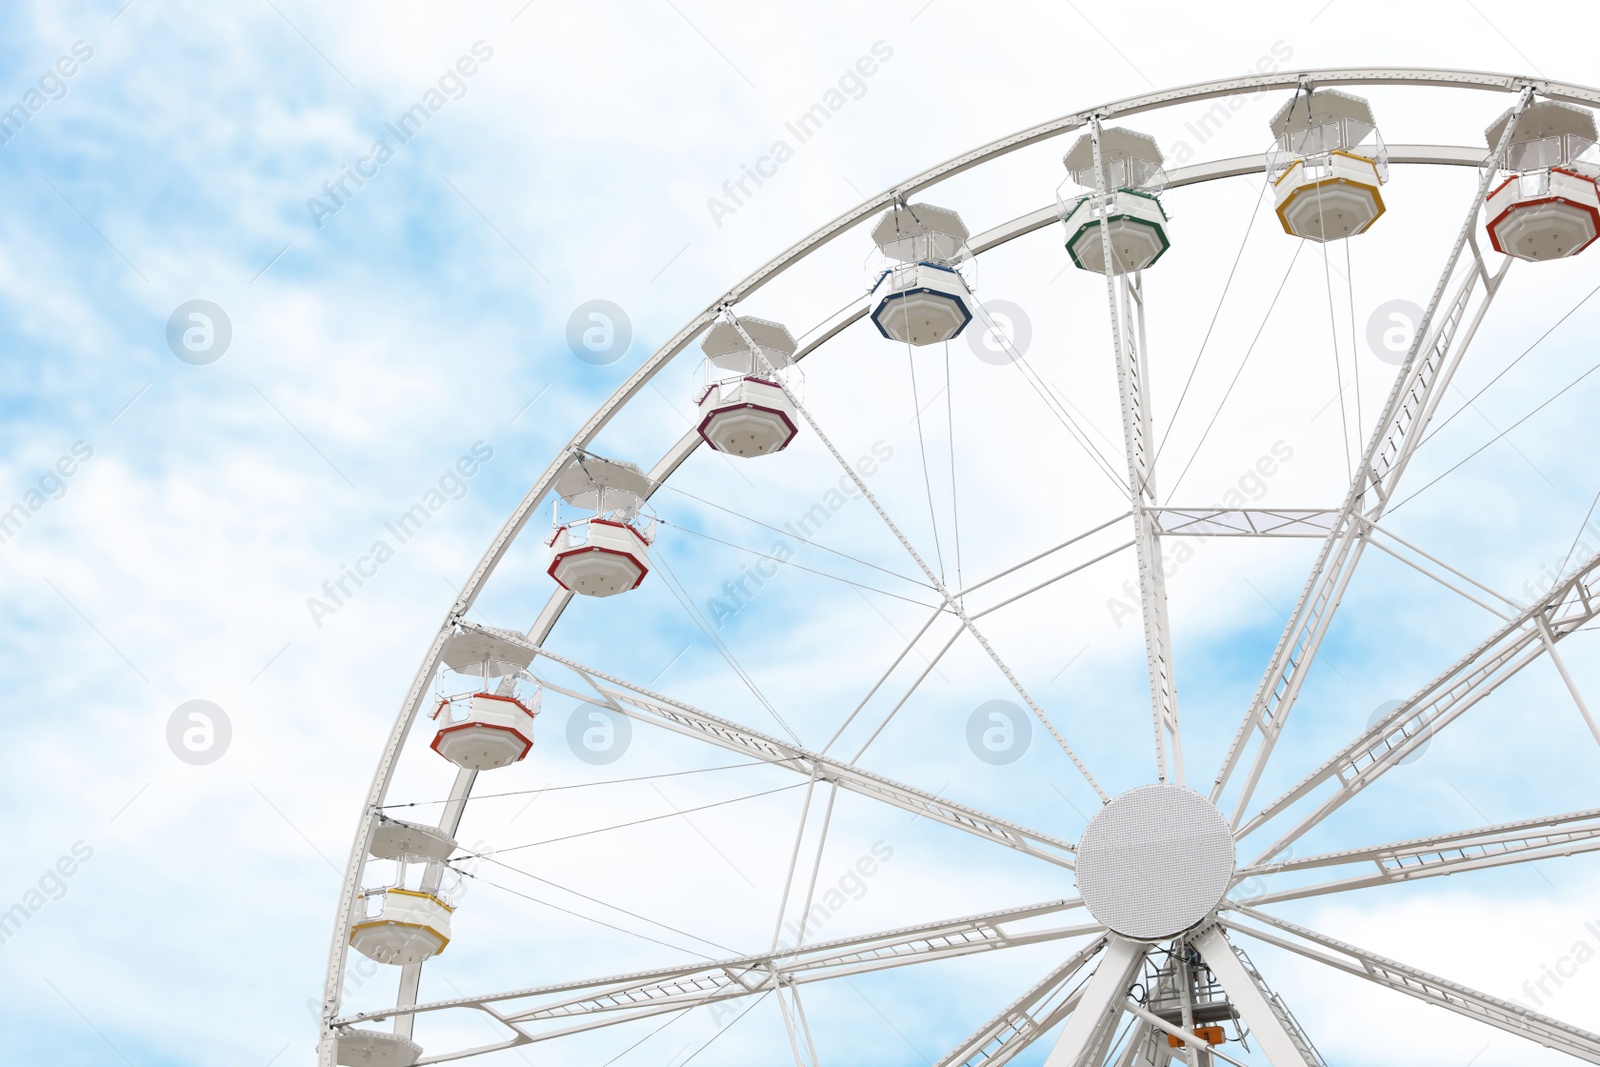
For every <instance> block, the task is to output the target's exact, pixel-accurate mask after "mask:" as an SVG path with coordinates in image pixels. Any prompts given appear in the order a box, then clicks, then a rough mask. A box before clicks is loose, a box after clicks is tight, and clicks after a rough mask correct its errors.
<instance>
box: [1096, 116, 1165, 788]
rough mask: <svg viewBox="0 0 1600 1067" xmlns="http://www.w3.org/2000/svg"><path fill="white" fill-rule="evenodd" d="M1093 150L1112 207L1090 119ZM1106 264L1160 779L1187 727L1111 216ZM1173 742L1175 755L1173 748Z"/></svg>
mask: <svg viewBox="0 0 1600 1067" xmlns="http://www.w3.org/2000/svg"><path fill="white" fill-rule="evenodd" d="M1089 143H1090V146H1091V147H1092V149H1093V156H1094V182H1095V195H1096V196H1097V197H1098V203H1099V204H1100V205H1101V210H1102V211H1103V212H1105V213H1107V214H1109V208H1108V207H1106V205H1108V204H1109V203H1110V196H1111V190H1110V189H1109V188H1108V187H1107V185H1106V178H1107V175H1106V168H1105V164H1104V162H1103V160H1102V159H1101V153H1100V120H1099V118H1098V117H1097V118H1095V119H1093V120H1092V121H1091V122H1090V124H1089ZM1100 254H1101V263H1102V264H1104V266H1105V276H1106V304H1107V310H1108V311H1109V312H1110V316H1111V344H1112V348H1113V355H1114V357H1115V359H1116V368H1117V391H1118V393H1119V394H1120V397H1121V401H1122V436H1123V448H1124V451H1125V452H1126V453H1127V457H1128V498H1129V504H1130V506H1131V508H1132V510H1133V522H1134V530H1135V534H1134V550H1135V553H1136V555H1137V559H1138V571H1139V603H1140V605H1141V606H1142V607H1143V618H1144V646H1145V665H1146V668H1147V669H1148V671H1149V679H1150V715H1151V722H1152V725H1153V728H1154V733H1155V745H1156V780H1157V781H1159V782H1165V781H1167V779H1168V777H1169V776H1170V777H1171V778H1172V780H1173V781H1174V782H1176V783H1177V784H1178V785H1183V784H1184V778H1183V733H1182V731H1181V730H1180V729H1179V726H1178V693H1177V687H1176V684H1175V683H1174V680H1173V676H1172V627H1171V623H1170V621H1169V619H1168V617H1167V580H1166V575H1165V573H1164V572H1163V571H1162V568H1161V546H1160V545H1159V544H1158V543H1157V541H1156V524H1155V521H1154V519H1153V518H1152V516H1151V515H1150V513H1149V511H1148V510H1147V509H1148V508H1150V507H1153V506H1154V505H1155V503H1156V485H1155V472H1154V470H1153V469H1152V462H1151V460H1152V455H1151V450H1152V449H1153V448H1154V447H1155V444H1154V441H1153V439H1152V431H1151V427H1150V392H1149V383H1148V369H1149V364H1148V360H1149V354H1148V352H1147V351H1146V345H1145V330H1144V281H1143V274H1142V273H1135V274H1133V275H1131V276H1130V275H1129V274H1128V273H1127V272H1125V271H1122V272H1119V271H1113V270H1112V269H1111V268H1112V264H1114V263H1115V262H1116V259H1115V258H1114V255H1113V252H1112V248H1111V223H1110V220H1109V219H1106V220H1103V221H1102V222H1101V224H1100ZM1169 749H1170V753H1171V755H1170V761H1169V755H1168V752H1169Z"/></svg>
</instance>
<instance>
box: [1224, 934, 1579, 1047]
mask: <svg viewBox="0 0 1600 1067" xmlns="http://www.w3.org/2000/svg"><path fill="white" fill-rule="evenodd" d="M1235 910H1236V911H1239V912H1241V913H1243V914H1245V915H1248V916H1250V917H1251V918H1252V919H1256V920H1258V921H1260V922H1263V923H1266V924H1268V925H1269V926H1275V927H1277V928H1278V929H1279V930H1282V931H1284V932H1285V933H1289V934H1293V935H1294V939H1291V938H1286V937H1280V936H1278V935H1277V934H1273V933H1271V932H1269V931H1266V930H1259V929H1255V928H1253V927H1249V926H1243V925H1239V924H1237V923H1234V922H1232V921H1230V922H1229V923H1228V928H1229V929H1231V930H1237V931H1239V932H1240V933H1243V934H1248V935H1249V936H1251V937H1253V938H1256V939H1257V940H1259V941H1264V942H1266V943H1267V944H1269V945H1276V946H1277V947H1279V948H1282V949H1286V950H1288V951H1289V952H1293V953H1296V954H1297V955H1300V956H1304V957H1306V958H1307V959H1311V960H1316V961H1317V962H1318V963H1323V964H1326V965H1328V966H1329V967H1333V968H1335V969H1337V970H1341V971H1344V972H1345V973H1346V974H1353V975H1356V976H1357V977H1359V978H1365V979H1366V980H1367V981H1369V982H1373V983H1375V984H1377V985H1380V986H1383V987H1384V988H1385V989H1393V990H1395V991H1396V992H1399V993H1404V994H1406V995H1407V996H1411V997H1415V998H1417V999H1418V1000H1420V1001H1423V1002H1424V1003H1427V1004H1433V1005H1436V1006H1438V1007H1441V1008H1448V1009H1449V1010H1451V1011H1453V1012H1456V1013H1457V1014H1459V1015H1464V1016H1466V1017H1467V1018H1469V1019H1474V1020H1476V1021H1478V1022H1481V1023H1488V1024H1489V1025H1490V1026H1495V1027H1498V1028H1500V1029H1501V1030H1504V1031H1506V1032H1507V1033H1509V1034H1516V1035H1517V1036H1518V1037H1524V1038H1527V1039H1528V1040H1529V1041H1536V1042H1538V1043H1539V1044H1541V1045H1545V1046H1547V1047H1549V1048H1553V1049H1556V1050H1557V1051H1559V1052H1565V1053H1566V1054H1567V1055H1569V1056H1575V1057H1577V1058H1578V1059H1580V1060H1584V1061H1586V1062H1588V1063H1600V1036H1597V1035H1595V1034H1591V1033H1589V1032H1588V1031H1586V1030H1581V1029H1579V1028H1578V1027H1576V1026H1573V1025H1571V1024H1570V1023H1564V1022H1561V1021H1559V1020H1557V1019H1551V1018H1549V1017H1548V1016H1544V1015H1540V1014H1539V1013H1538V1012H1534V1011H1530V1010H1528V1009H1527V1008H1524V1007H1522V1006H1521V1005H1519V1004H1513V1003H1511V1002H1510V1001H1505V1000H1501V999H1499V998H1498V997H1491V996H1489V995H1488V994H1487V993H1480V992H1478V991H1477V990H1475V989H1469V988H1468V987H1466V986H1464V985H1460V984H1458V983H1456V982H1451V981H1448V980H1446V979H1444V978H1440V977H1438V976H1437V975H1432V974H1429V973H1428V972H1426V971H1420V970H1418V969H1416V968H1415V967H1408V966H1406V965H1405V964H1403V963H1396V962H1395V961H1394V960H1391V959H1386V958H1384V957H1383V956H1379V955H1376V954H1375V953H1371V952H1367V951H1366V950H1364V949H1359V948H1356V947H1355V946H1354V945H1348V944H1346V943H1344V942H1343V941H1336V940H1334V939H1333V938H1331V937H1327V936H1326V935H1323V934H1319V933H1316V932H1315V931H1312V930H1308V929H1306V928H1305V927H1303V926H1296V925H1295V924H1293V923H1289V922H1285V921H1283V920H1282V919H1278V918H1274V917H1273V916H1271V915H1267V914H1266V913H1264V912H1259V911H1256V910H1255V909H1253V908H1236V909H1235ZM1307 941H1309V942H1310V943H1311V944H1312V945H1316V946H1318V947H1319V948H1320V949H1325V950H1327V951H1319V950H1318V949H1316V948H1311V947H1309V946H1307V945H1306V944H1305V943H1304V942H1307Z"/></svg>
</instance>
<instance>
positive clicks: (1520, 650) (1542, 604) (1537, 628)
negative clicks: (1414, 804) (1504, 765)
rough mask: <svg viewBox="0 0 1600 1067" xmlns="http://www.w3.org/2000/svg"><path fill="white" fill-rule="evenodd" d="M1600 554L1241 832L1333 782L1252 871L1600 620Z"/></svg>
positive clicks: (1285, 794) (1360, 737)
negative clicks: (1549, 650) (1567, 639)
mask: <svg viewBox="0 0 1600 1067" xmlns="http://www.w3.org/2000/svg"><path fill="white" fill-rule="evenodd" d="M1597 583H1600V553H1597V554H1596V555H1594V556H1592V557H1590V559H1589V560H1588V561H1587V562H1586V563H1584V564H1582V565H1581V566H1580V567H1579V568H1578V569H1577V570H1576V571H1574V572H1573V573H1572V574H1571V575H1569V576H1568V577H1567V578H1565V579H1563V580H1562V581H1560V582H1558V583H1557V584H1556V585H1555V587H1554V588H1552V589H1551V590H1550V592H1549V593H1547V594H1546V595H1545V596H1544V597H1543V598H1541V599H1540V600H1538V601H1537V602H1535V603H1534V604H1533V605H1531V606H1530V607H1529V608H1528V609H1527V610H1525V611H1524V612H1523V613H1522V614H1520V615H1518V616H1517V617H1516V618H1515V619H1512V620H1511V621H1510V622H1508V623H1506V624H1505V625H1504V626H1502V627H1501V628H1500V629H1499V630H1497V631H1495V633H1494V634H1493V635H1491V636H1490V637H1489V639H1488V640H1486V641H1484V642H1483V643H1482V644H1480V645H1479V646H1478V647H1477V648H1475V649H1473V650H1472V651H1471V652H1469V653H1467V654H1466V655H1465V656H1463V657H1462V658H1461V659H1460V660H1457V661H1456V663H1455V664H1454V665H1452V666H1451V667H1450V668H1449V669H1447V670H1446V671H1445V672H1444V673H1443V674H1441V675H1439V677H1437V678H1435V679H1434V680H1433V681H1431V682H1429V683H1428V684H1427V685H1425V686H1423V687H1422V688H1421V689H1420V690H1418V691H1417V692H1416V693H1413V694H1412V695H1411V697H1409V698H1408V699H1407V700H1406V701H1405V702H1404V703H1402V704H1401V705H1400V706H1399V707H1397V708H1395V709H1394V711H1392V712H1390V713H1389V715H1387V716H1386V717H1385V718H1384V719H1383V720H1382V721H1380V722H1379V723H1378V724H1377V725H1375V726H1373V727H1372V728H1370V729H1368V730H1366V731H1364V732H1363V733H1362V734H1361V736H1359V737H1357V738H1356V739H1355V740H1354V741H1352V742H1351V743H1350V744H1348V745H1346V746H1345V747H1344V748H1343V749H1342V750H1341V751H1340V752H1339V753H1338V754H1336V755H1335V756H1333V758H1331V759H1329V760H1328V761H1327V762H1326V763H1324V764H1323V765H1322V766H1320V767H1318V768H1317V769H1316V770H1314V771H1312V772H1311V773H1310V774H1308V775H1307V776H1306V777H1305V778H1303V779H1301V781H1300V783H1299V784H1298V785H1296V786H1294V787H1293V788H1292V789H1290V790H1289V791H1288V792H1286V793H1284V794H1283V795H1282V796H1280V797H1279V798H1278V799H1276V800H1274V801H1273V802H1272V803H1270V804H1268V805H1267V806H1266V807H1265V808H1263V809H1262V810H1261V813H1260V814H1259V815H1257V816H1256V817H1255V818H1254V819H1251V820H1250V822H1248V823H1247V824H1245V826H1244V827H1243V828H1242V829H1241V830H1240V831H1239V836H1240V837H1243V836H1245V835H1247V834H1249V833H1251V832H1252V831H1254V830H1256V829H1257V828H1259V827H1260V826H1262V825H1263V824H1265V823H1266V822H1268V821H1269V820H1271V819H1273V818H1276V817H1277V816H1278V815H1280V814H1281V813H1283V812H1284V811H1285V810H1287V809H1288V808H1289V807H1290V806H1291V805H1293V804H1295V803H1297V802H1298V801H1300V800H1301V799H1303V798H1304V797H1306V796H1309V795H1310V794H1311V793H1312V792H1313V791H1315V790H1316V789H1317V788H1318V787H1320V786H1322V785H1323V784H1324V783H1327V782H1329V781H1337V783H1338V785H1337V788H1336V790H1335V792H1334V793H1333V794H1332V795H1331V796H1330V797H1328V798H1327V799H1326V800H1325V801H1323V803H1322V804H1321V805H1320V806H1319V807H1318V808H1317V809H1316V810H1315V811H1313V812H1312V813H1311V814H1309V815H1307V816H1306V817H1305V818H1304V819H1302V820H1301V821H1300V822H1299V823H1298V824H1297V825H1296V826H1295V827H1294V828H1293V829H1291V830H1289V831H1288V832H1287V833H1285V834H1284V835H1283V836H1282V837H1280V838H1279V839H1278V840H1277V841H1276V842H1274V843H1273V844H1272V846H1271V847H1269V848H1268V849H1267V850H1266V851H1265V852H1263V853H1262V854H1261V855H1260V856H1259V857H1258V858H1257V859H1256V860H1255V861H1254V863H1252V864H1251V866H1260V865H1262V864H1265V863H1266V862H1268V861H1269V860H1271V859H1272V858H1273V857H1275V856H1277V855H1279V854H1281V853H1282V852H1283V850H1284V849H1285V848H1288V847H1289V845H1290V844H1292V843H1293V842H1294V841H1295V840H1296V839H1298V838H1299V837H1300V835H1302V834H1304V833H1305V832H1306V831H1307V830H1309V829H1311V827H1313V826H1315V825H1317V823H1319V822H1321V821H1322V820H1323V819H1325V818H1327V817H1328V816H1329V815H1331V814H1332V813H1333V812H1335V811H1337V810H1338V809H1339V808H1340V807H1342V806H1344V804H1345V803H1346V802H1347V801H1349V800H1350V799H1351V798H1352V797H1354V796H1355V795H1356V794H1357V793H1359V792H1361V791H1362V790H1363V789H1365V788H1367V787H1368V786H1370V785H1371V784H1372V783H1373V782H1375V781H1377V780H1378V779H1379V778H1380V777H1382V776H1383V775H1384V774H1385V773H1386V772H1388V771H1389V770H1390V769H1391V768H1393V767H1396V766H1398V765H1399V764H1400V762H1401V761H1402V760H1404V759H1405V758H1406V757H1407V756H1409V755H1410V754H1411V753H1413V752H1415V751H1416V750H1417V749H1418V748H1420V747H1421V746H1422V745H1424V744H1426V743H1427V741H1428V740H1429V738H1431V737H1432V736H1433V735H1434V734H1435V733H1437V732H1438V731H1439V730H1442V729H1444V728H1445V727H1446V726H1448V725H1449V724H1450V723H1452V722H1454V721H1455V720H1456V719H1457V718H1459V717H1460V716H1461V715H1462V714H1464V713H1465V712H1466V710H1467V709H1468V708H1470V707H1472V706H1473V705H1474V704H1476V703H1478V702H1479V701H1480V700H1482V699H1483V698H1484V697H1486V696H1488V695H1489V694H1490V693H1492V692H1494V691H1495V689H1496V688H1498V687H1499V686H1500V685H1501V684H1503V683H1504V682H1506V681H1507V680H1508V679H1510V678H1511V677H1513V676H1514V675H1515V674H1516V673H1517V672H1518V671H1520V670H1521V669H1522V668H1523V667H1525V666H1527V665H1528V664H1529V663H1532V662H1533V661H1534V660H1535V659H1538V658H1539V656H1540V655H1541V654H1542V653H1543V652H1544V651H1545V650H1546V648H1547V647H1548V645H1547V642H1549V643H1553V642H1556V641H1560V640H1561V639H1563V638H1565V637H1566V636H1567V635H1569V634H1571V633H1572V632H1573V631H1575V630H1576V629H1578V627H1580V626H1582V625H1584V624H1585V623H1587V622H1590V621H1592V620H1593V619H1594V618H1596V616H1600V584H1597Z"/></svg>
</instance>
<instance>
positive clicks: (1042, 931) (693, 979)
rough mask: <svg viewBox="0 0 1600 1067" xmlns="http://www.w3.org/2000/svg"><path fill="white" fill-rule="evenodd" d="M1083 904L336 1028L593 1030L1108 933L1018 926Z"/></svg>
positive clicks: (354, 1018) (469, 1001)
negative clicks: (428, 1025) (474, 1015)
mask: <svg viewBox="0 0 1600 1067" xmlns="http://www.w3.org/2000/svg"><path fill="white" fill-rule="evenodd" d="M1077 907H1079V902H1078V901H1077V900H1058V901H1052V902H1049V903H1044V904H1033V905H1029V906H1027V907H1022V908H1012V909H1009V910H1006V911H997V912H990V913H988V914H984V915H974V916H969V917H967V918H962V919H951V920H945V921H943V922H935V923H925V924H922V925H919V926H910V927H905V928H903V929H899V930H888V931H882V932H879V933H873V934H866V935H862V936H858V937H849V938H838V939H835V940H832V941H819V942H817V943H816V944H813V945H808V946H805V947H803V948H799V949H782V950H778V951H775V952H767V953H762V954H759V955H751V956H738V957H733V958H730V959H726V960H719V961H714V962H710V963H707V962H705V961H701V960H696V961H693V962H690V963H686V964H682V965H679V966H675V967H664V968H660V969H657V970H653V971H645V972H639V973H635V974H625V975H613V976H609V977H602V978H593V979H583V980H579V981H573V982H563V983H558V984H554V985H547V986H534V987H528V988H523V989H513V990H507V991H504V992H499V993H490V994H485V995H481V996H465V997H453V998H451V999H448V1000H439V1001H431V1002H428V1003H425V1004H417V1005H407V1006H402V1007H400V1008H398V1009H394V1008H380V1009H374V1010H372V1011H368V1012H362V1013H360V1014H357V1015H351V1016H349V1017H346V1018H343V1019H340V1020H338V1025H340V1026H350V1025H354V1024H357V1023H362V1022H369V1021H372V1020H375V1019H385V1018H389V1017H391V1016H393V1015H395V1014H396V1013H397V1011H398V1012H400V1013H406V1014H415V1015H422V1014H427V1013H430V1012H438V1011H446V1010H450V1009H456V1008H476V1009H479V1010H482V1011H485V1012H490V1013H491V1014H492V1015H493V1016H494V1017H495V1018H496V1019H497V1020H499V1021H501V1022H503V1023H505V1024H506V1025H509V1026H519V1027H525V1026H526V1025H528V1024H534V1023H550V1022H559V1021H562V1020H583V1021H584V1022H585V1023H586V1025H583V1026H581V1027H578V1029H593V1028H595V1027H597V1026H609V1025H613V1024H614V1023H616V1022H620V1021H624V1018H627V1019H632V1018H639V1017H641V1015H644V1014H648V1015H657V1014H661V1013H662V1012H666V1011H677V1010H680V1009H683V1008H689V1007H698V1006H700V1005H704V1004H711V1003H716V1002H719V1001H723V1000H730V999H735V998H738V997H745V996H750V995H752V994H756V993H764V992H768V991H770V990H772V989H776V988H778V987H779V986H782V985H787V984H790V983H802V984H803V983H807V982H817V981H823V980H825V979H831V978H840V977H849V976H852V975H856V974H864V973H869V972H872V971H880V970H884V969H887V968H892V967H903V966H907V965H911V964H917V963H926V962H929V961H933V960H942V959H952V958H955V957H958V956H969V955H972V954H974V953H979V952H992V951H995V950H998V949H1005V948H1016V947H1018V946H1022V945H1033V944H1041V943H1044V942H1047V941H1060V940H1066V939H1068V938H1073V937H1084V936H1092V935H1098V934H1103V933H1104V928H1103V927H1101V926H1098V925H1095V924H1085V925H1078V926H1067V927H1048V928H1036V927H1029V928H1019V929H1011V928H1010V927H1012V926H1021V924H1024V923H1029V922H1030V921H1032V920H1038V919H1041V918H1044V917H1046V916H1051V915H1058V914H1061V913H1062V912H1066V911H1071V910H1073V909H1075V908H1077ZM528 1000H534V1001H540V1003H537V1004H535V1005H533V1006H520V1007H519V1006H515V1005H512V1004H510V1002H513V1001H528ZM570 1032H575V1030H573V1029H571V1028H568V1029H564V1030H562V1031H561V1033H563V1034H564V1033H570ZM526 1036H527V1039H529V1040H541V1041H543V1040H548V1039H550V1038H551V1037H555V1036H559V1035H558V1034H556V1033H552V1032H549V1031H545V1032H540V1033H538V1034H537V1035H535V1034H533V1033H532V1032H528V1033H527V1035H526Z"/></svg>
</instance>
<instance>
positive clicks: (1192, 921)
mask: <svg viewBox="0 0 1600 1067" xmlns="http://www.w3.org/2000/svg"><path fill="white" fill-rule="evenodd" d="M1077 865H1078V891H1079V892H1080V893H1082V894H1083V903H1084V905H1085V906H1086V907H1087V908H1088V909H1089V914H1091V915H1093V916H1094V917H1095V919H1096V920H1098V921H1099V922H1102V923H1104V924H1105V925H1106V926H1108V927H1109V928H1110V929H1112V930H1113V931H1115V932H1116V933H1119V934H1121V935H1122V936H1123V937H1128V938H1132V939H1133V940H1135V941H1164V940H1166V939H1167V938H1170V937H1176V936H1177V935H1179V934H1181V933H1183V932H1184V931H1185V930H1188V929H1191V928H1192V927H1194V926H1195V925H1197V924H1198V923H1199V922H1200V921H1201V920H1203V919H1205V918H1206V916H1208V915H1210V914H1211V913H1212V912H1213V911H1215V910H1216V907H1217V905H1218V904H1220V903H1221V902H1222V897H1223V895H1224V894H1225V893H1227V891H1228V885H1229V883H1230V882H1231V881H1232V879H1233V865H1234V851H1233V833H1232V832H1231V831H1230V830H1229V829H1228V822H1227V820H1226V819H1224V818H1223V817H1222V813H1221V812H1220V811H1218V810H1217V809H1216V808H1215V807H1213V806H1212V804H1211V802H1210V801H1208V800H1206V798H1205V797H1203V796H1201V795H1200V794H1199V793H1194V792H1190V791H1189V790H1187V789H1184V788H1183V787H1182V786H1176V785H1143V786H1140V787H1139V788H1137V789H1130V790H1128V791H1127V792H1126V793H1123V794H1121V795H1119V796H1117V797H1115V798H1114V799H1113V800H1112V801H1111V803H1109V804H1107V805H1106V806H1105V807H1103V808H1101V809H1100V810H1099V812H1097V813H1096V814H1095V817H1094V818H1093V819H1091V820H1089V827H1088V829H1086V830H1084V832H1083V839H1082V840H1080V841H1079V842H1078V864H1077Z"/></svg>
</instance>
